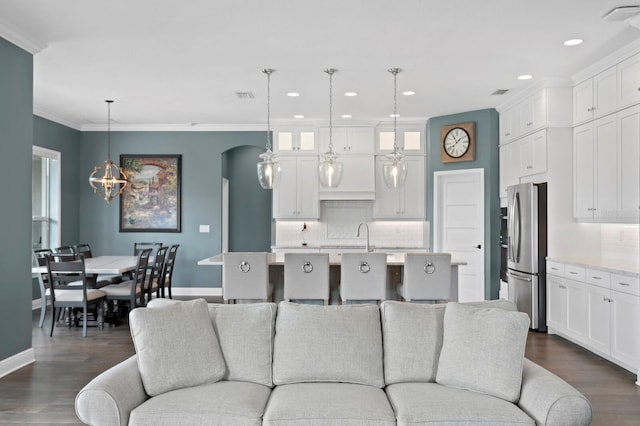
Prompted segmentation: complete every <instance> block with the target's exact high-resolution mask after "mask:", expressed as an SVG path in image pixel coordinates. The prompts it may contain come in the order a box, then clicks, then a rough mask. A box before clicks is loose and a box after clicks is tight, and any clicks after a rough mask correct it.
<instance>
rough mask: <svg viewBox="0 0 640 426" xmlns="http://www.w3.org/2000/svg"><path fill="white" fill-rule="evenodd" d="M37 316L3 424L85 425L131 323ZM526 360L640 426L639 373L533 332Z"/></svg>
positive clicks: (1, 390)
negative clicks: (78, 399) (98, 382)
mask: <svg viewBox="0 0 640 426" xmlns="http://www.w3.org/2000/svg"><path fill="white" fill-rule="evenodd" d="M39 312H40V311H39V310H36V311H34V312H33V348H34V350H35V354H36V362H35V364H32V365H29V366H27V367H25V368H22V369H20V370H19V371H16V372H14V373H12V374H10V375H8V376H5V377H3V378H2V379H0V424H3V425H7V424H14V425H23V424H46V425H55V424H81V423H80V422H79V421H78V419H77V417H76V415H75V411H74V405H73V404H74V399H75V396H76V393H77V392H78V391H79V390H80V389H81V388H82V387H83V386H84V385H85V384H86V383H87V382H88V381H89V380H91V379H92V378H93V377H95V376H96V375H97V374H98V373H100V372H102V371H104V370H106V369H107V368H109V367H111V366H113V365H115V364H116V363H118V362H120V361H122V360H124V359H126V358H128V357H129V356H131V355H132V354H133V353H134V349H133V344H132V342H131V336H130V335H129V330H128V326H127V324H126V323H125V324H123V325H121V326H119V327H111V328H104V329H103V330H99V329H96V328H90V329H89V331H88V336H87V337H86V338H83V337H82V330H81V329H67V328H64V327H57V328H56V329H55V331H54V335H53V337H49V335H48V333H47V330H46V325H48V324H50V323H49V318H47V322H46V323H45V329H40V328H38V322H37V321H38V316H39ZM527 357H528V358H529V359H531V360H533V361H534V362H537V363H538V364H540V365H542V366H543V367H545V368H547V369H549V370H551V371H553V372H554V373H556V374H557V375H559V376H560V377H562V378H563V379H565V380H566V381H568V382H569V383H571V384H572V385H573V386H575V387H576V388H577V389H578V390H579V391H580V392H582V393H583V394H584V395H585V396H586V397H587V398H588V399H589V400H590V401H591V404H592V405H593V409H594V422H593V424H594V425H602V426H605V425H606V426H614V425H636V426H637V425H640V386H636V385H635V380H636V377H635V375H634V374H632V373H630V372H628V371H626V370H624V369H622V368H619V367H617V366H615V365H614V364H612V363H610V362H608V361H605V360H603V359H602V358H600V357H598V356H596V355H593V354H591V353H590V352H588V351H586V350H584V349H582V348H580V347H579V346H576V345H574V344H572V343H569V342H567V341H566V340H563V339H562V338H560V337H557V336H552V335H547V334H543V333H536V332H532V333H530V335H529V341H528V344H527Z"/></svg>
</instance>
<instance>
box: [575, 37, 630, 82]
mask: <svg viewBox="0 0 640 426" xmlns="http://www.w3.org/2000/svg"><path fill="white" fill-rule="evenodd" d="M636 53H640V39H638V40H636V41H634V42H631V43H629V44H627V45H626V46H624V47H623V48H621V49H618V50H616V51H615V52H613V53H612V54H610V55H607V56H605V57H604V58H602V59H600V60H599V61H597V62H594V63H593V64H591V65H589V66H588V67H587V68H585V69H583V70H582V71H579V72H577V73H575V74H574V75H572V76H571V79H572V80H573V83H574V85H576V84H578V83H581V82H583V81H585V80H587V79H589V78H591V77H593V76H594V75H596V74H599V73H601V72H602V71H605V70H606V69H608V68H611V67H612V66H615V65H616V64H617V63H619V62H622V61H623V60H625V59H627V58H628V57H630V56H633V55H635V54H636Z"/></svg>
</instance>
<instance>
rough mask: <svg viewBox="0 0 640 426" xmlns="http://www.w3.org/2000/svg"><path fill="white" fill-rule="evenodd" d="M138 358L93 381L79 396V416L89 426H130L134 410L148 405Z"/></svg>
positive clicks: (104, 373)
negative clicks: (142, 405)
mask: <svg viewBox="0 0 640 426" xmlns="http://www.w3.org/2000/svg"><path fill="white" fill-rule="evenodd" d="M148 398H149V396H148V395H147V394H146V393H145V391H144V386H143V384H142V379H141V377H140V373H139V372H138V363H137V359H136V356H135V355H134V356H132V357H131V358H128V359H126V360H124V361H122V362H121V363H120V364H117V365H115V366H113V367H111V368H110V369H108V370H107V371H105V372H103V373H102V374H100V375H99V376H98V377H96V378H94V379H93V380H91V381H90V382H89V383H87V385H86V386H85V387H84V388H82V390H80V392H79V393H78V395H77V396H76V415H77V416H78V418H79V419H80V420H81V421H82V422H84V423H86V424H89V425H114V426H115V425H122V426H124V425H127V424H128V423H129V415H130V414H131V410H133V409H134V408H136V407H137V406H138V405H140V404H142V403H143V402H144V401H146V400H147V399H148Z"/></svg>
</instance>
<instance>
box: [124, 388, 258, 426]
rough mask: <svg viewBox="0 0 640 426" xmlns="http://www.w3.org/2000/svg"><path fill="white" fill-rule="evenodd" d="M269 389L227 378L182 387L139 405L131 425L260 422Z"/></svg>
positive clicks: (240, 424) (241, 425) (250, 424)
mask: <svg viewBox="0 0 640 426" xmlns="http://www.w3.org/2000/svg"><path fill="white" fill-rule="evenodd" d="M270 393H271V389H269V388H268V387H266V386H263V385H258V384H255V383H247V382H227V381H221V382H217V383H212V384H207V385H201V386H195V387H192V388H186V389H179V390H175V391H171V392H167V393H164V394H162V395H158V396H156V397H154V398H151V399H149V400H147V401H146V402H144V403H143V404H141V405H139V406H138V407H137V408H135V409H134V410H133V411H132V412H131V417H130V421H129V425H185V426H187V425H188V426H195V425H234V426H245V425H246V426H254V425H255V426H259V425H260V424H262V415H263V413H264V409H265V406H266V405H267V400H268V399H269V394H270Z"/></svg>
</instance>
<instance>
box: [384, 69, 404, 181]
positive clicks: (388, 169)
mask: <svg viewBox="0 0 640 426" xmlns="http://www.w3.org/2000/svg"><path fill="white" fill-rule="evenodd" d="M400 71H402V70H401V69H400V68H391V69H389V72H390V73H391V74H393V152H392V153H391V154H387V155H386V157H387V161H385V162H384V163H383V165H382V176H383V178H384V183H385V184H386V185H387V187H389V188H400V187H401V186H402V185H404V181H405V180H406V179H407V163H405V162H404V160H403V157H404V155H402V154H401V153H400V151H399V150H398V143H397V138H398V130H397V119H398V113H397V96H398V89H397V77H398V73H399V72H400Z"/></svg>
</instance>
